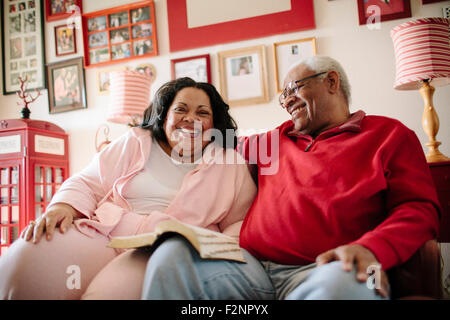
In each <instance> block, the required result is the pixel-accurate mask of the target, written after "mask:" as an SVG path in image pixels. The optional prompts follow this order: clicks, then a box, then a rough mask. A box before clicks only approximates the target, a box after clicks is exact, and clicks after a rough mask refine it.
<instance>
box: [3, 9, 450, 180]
mask: <svg viewBox="0 0 450 320" xmlns="http://www.w3.org/2000/svg"><path fill="white" fill-rule="evenodd" d="M132 2H136V1H130V0H108V1H86V0H85V1H83V11H84V12H92V11H97V10H101V9H105V8H110V7H114V6H117V5H122V4H127V3H132ZM411 4H412V13H413V16H414V17H427V16H442V11H441V8H442V7H443V6H444V5H448V4H450V1H448V2H440V3H436V4H429V5H425V6H424V5H422V4H421V0H412V1H411ZM314 5H315V18H316V29H314V30H310V31H303V32H295V33H289V34H282V35H275V36H271V37H266V38H259V39H253V40H248V41H240V42H234V43H229V44H223V45H216V46H213V47H205V48H198V49H194V50H186V51H181V52H175V53H170V52H169V33H168V22H167V7H166V1H165V0H155V7H156V22H157V36H158V46H159V52H160V54H159V56H157V57H151V58H141V59H137V60H133V61H132V62H129V63H127V64H126V65H128V66H131V67H132V66H136V65H138V64H141V63H151V64H153V65H154V66H155V67H156V71H157V76H156V80H155V82H154V84H153V86H152V89H151V91H152V94H153V93H154V92H155V91H156V89H157V88H158V87H159V86H161V85H162V84H163V83H164V82H166V81H168V80H170V59H174V58H182V57H187V56H193V55H198V54H205V53H210V55H211V69H212V79H213V83H214V84H215V85H216V86H217V87H219V74H218V60H217V55H216V54H217V52H219V51H222V50H228V49H234V48H241V47H247V46H253V45H260V44H264V45H265V46H266V53H267V65H268V70H269V84H270V85H269V92H270V97H271V101H270V102H269V103H267V104H258V105H253V106H245V107H234V108H232V111H231V113H232V115H233V117H234V118H235V119H236V121H237V123H238V125H239V128H240V129H258V130H259V129H270V128H273V127H275V126H276V125H278V124H279V123H281V122H282V121H285V120H287V119H288V114H287V113H286V112H285V111H283V110H281V108H280V107H279V106H278V104H277V94H276V84H275V72H274V62H273V52H272V44H273V43H274V42H279V41H285V40H293V39H299V38H307V37H316V38H317V52H318V54H323V55H330V56H332V57H334V58H336V59H337V60H339V61H340V62H341V63H342V65H343V66H344V68H345V69H346V70H347V73H348V75H349V78H350V82H351V84H352V89H353V90H352V92H353V99H352V101H353V103H352V106H351V109H352V111H355V110H358V109H363V110H365V111H366V112H367V113H368V114H378V115H385V116H389V117H393V118H396V119H399V120H400V121H402V122H403V123H404V124H405V125H407V126H408V127H409V128H411V129H412V130H414V131H415V132H416V134H417V135H418V137H419V139H420V141H421V142H422V143H425V142H426V141H427V138H426V136H425V133H423V130H422V127H421V115H422V109H423V102H422V98H421V97H420V95H419V93H418V92H415V91H397V90H394V89H393V88H392V85H393V82H394V76H395V63H394V53H393V48H392V41H391V38H390V35H389V31H390V30H391V29H392V28H393V27H394V26H396V25H398V24H400V23H402V22H404V21H407V20H408V19H401V20H393V21H388V22H383V23H381V28H380V30H372V31H371V30H369V29H368V28H367V27H366V26H359V25H358V16H357V6H356V1H348V0H335V1H325V0H315V1H314ZM205 14H206V13H205ZM59 24H62V22H61V21H56V22H52V23H46V24H45V36H46V58H47V62H56V61H60V60H64V59H66V58H57V57H55V55H54V51H55V48H54V35H53V27H54V26H55V25H59ZM82 46H83V44H82V41H81V30H79V31H77V48H78V52H79V54H78V55H80V56H81V55H82V53H83V50H82ZM112 66H115V65H111V66H107V67H103V68H93V69H87V70H86V71H85V75H86V92H87V104H88V108H87V109H82V110H76V111H71V112H65V113H60V114H53V115H50V114H49V113H48V96H47V91H46V90H45V91H43V93H44V95H43V96H41V97H40V98H39V99H38V100H37V101H36V102H35V103H34V104H33V105H32V106H31V111H32V113H31V118H32V119H40V120H47V121H51V122H53V123H55V124H57V125H59V126H61V127H62V128H63V129H64V130H66V132H67V133H68V134H69V135H70V171H71V173H76V172H78V171H80V170H81V169H82V168H83V167H85V166H86V165H87V163H88V162H89V160H90V159H91V158H92V156H93V154H94V153H95V145H94V137H95V132H96V129H97V128H98V126H99V125H100V124H102V123H104V122H105V120H104V117H105V113H106V108H107V105H108V96H99V95H97V89H96V82H97V71H98V70H102V69H107V68H110V67H112ZM17 101H18V98H17V97H16V96H15V95H7V96H3V95H2V96H0V119H8V118H17V117H19V112H20V107H19V106H17V105H16V102H17ZM449 101H450V87H441V88H437V90H436V93H435V96H434V104H435V107H436V109H437V112H438V114H439V117H440V121H441V128H440V130H439V134H438V140H440V141H443V146H441V151H442V152H444V153H445V154H447V155H450V139H449V138H450V108H449V107H450V103H449ZM110 127H111V133H110V138H116V137H118V136H119V135H120V134H121V133H123V132H125V131H126V127H125V126H122V125H118V124H110Z"/></svg>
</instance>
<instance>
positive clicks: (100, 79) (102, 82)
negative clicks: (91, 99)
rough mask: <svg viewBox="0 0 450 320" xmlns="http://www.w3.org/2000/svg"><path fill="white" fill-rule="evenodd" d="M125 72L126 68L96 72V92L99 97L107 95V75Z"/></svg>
mask: <svg viewBox="0 0 450 320" xmlns="http://www.w3.org/2000/svg"><path fill="white" fill-rule="evenodd" d="M120 70H126V67H117V68H108V69H105V70H99V71H97V91H98V94H100V95H105V94H109V86H110V84H111V83H110V79H109V74H110V73H111V72H113V71H120Z"/></svg>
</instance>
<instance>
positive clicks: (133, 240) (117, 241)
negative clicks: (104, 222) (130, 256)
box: [108, 233, 157, 249]
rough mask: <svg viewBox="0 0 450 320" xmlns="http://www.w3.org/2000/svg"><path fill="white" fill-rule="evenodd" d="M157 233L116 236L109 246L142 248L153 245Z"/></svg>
mask: <svg viewBox="0 0 450 320" xmlns="http://www.w3.org/2000/svg"><path fill="white" fill-rule="evenodd" d="M156 238H157V237H156V234H155V233H144V234H137V235H135V236H125V237H114V238H112V239H111V241H110V242H109V244H108V246H109V247H111V248H118V249H131V248H140V247H146V246H149V245H152V244H153V242H155V240H156Z"/></svg>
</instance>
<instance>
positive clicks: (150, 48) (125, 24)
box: [82, 0, 158, 68]
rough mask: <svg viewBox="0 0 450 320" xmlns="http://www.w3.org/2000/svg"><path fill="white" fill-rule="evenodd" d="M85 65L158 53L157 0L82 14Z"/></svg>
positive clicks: (102, 63)
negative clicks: (155, 2) (155, 6)
mask: <svg viewBox="0 0 450 320" xmlns="http://www.w3.org/2000/svg"><path fill="white" fill-rule="evenodd" d="M82 27H83V34H84V39H83V42H84V48H85V49H84V50H85V54H84V66H85V68H90V67H98V66H104V65H109V64H112V63H117V62H124V61H128V60H132V59H136V58H141V57H150V56H156V55H158V42H157V39H156V20H155V8H154V3H153V1H149V0H146V1H140V2H135V3H132V4H127V5H122V6H118V7H114V8H109V9H105V10H100V11H96V12H90V13H86V14H83V15H82Z"/></svg>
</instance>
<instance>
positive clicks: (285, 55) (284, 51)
mask: <svg viewBox="0 0 450 320" xmlns="http://www.w3.org/2000/svg"><path fill="white" fill-rule="evenodd" d="M315 55H316V39H315V38H306V39H298V40H290V41H283V42H276V43H274V44H273V56H274V58H275V76H276V79H277V92H281V91H282V90H283V89H284V86H283V81H284V77H285V76H286V74H287V71H288V69H289V67H290V66H291V65H292V64H294V63H295V62H297V61H299V60H301V59H304V58H308V57H312V56H315Z"/></svg>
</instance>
